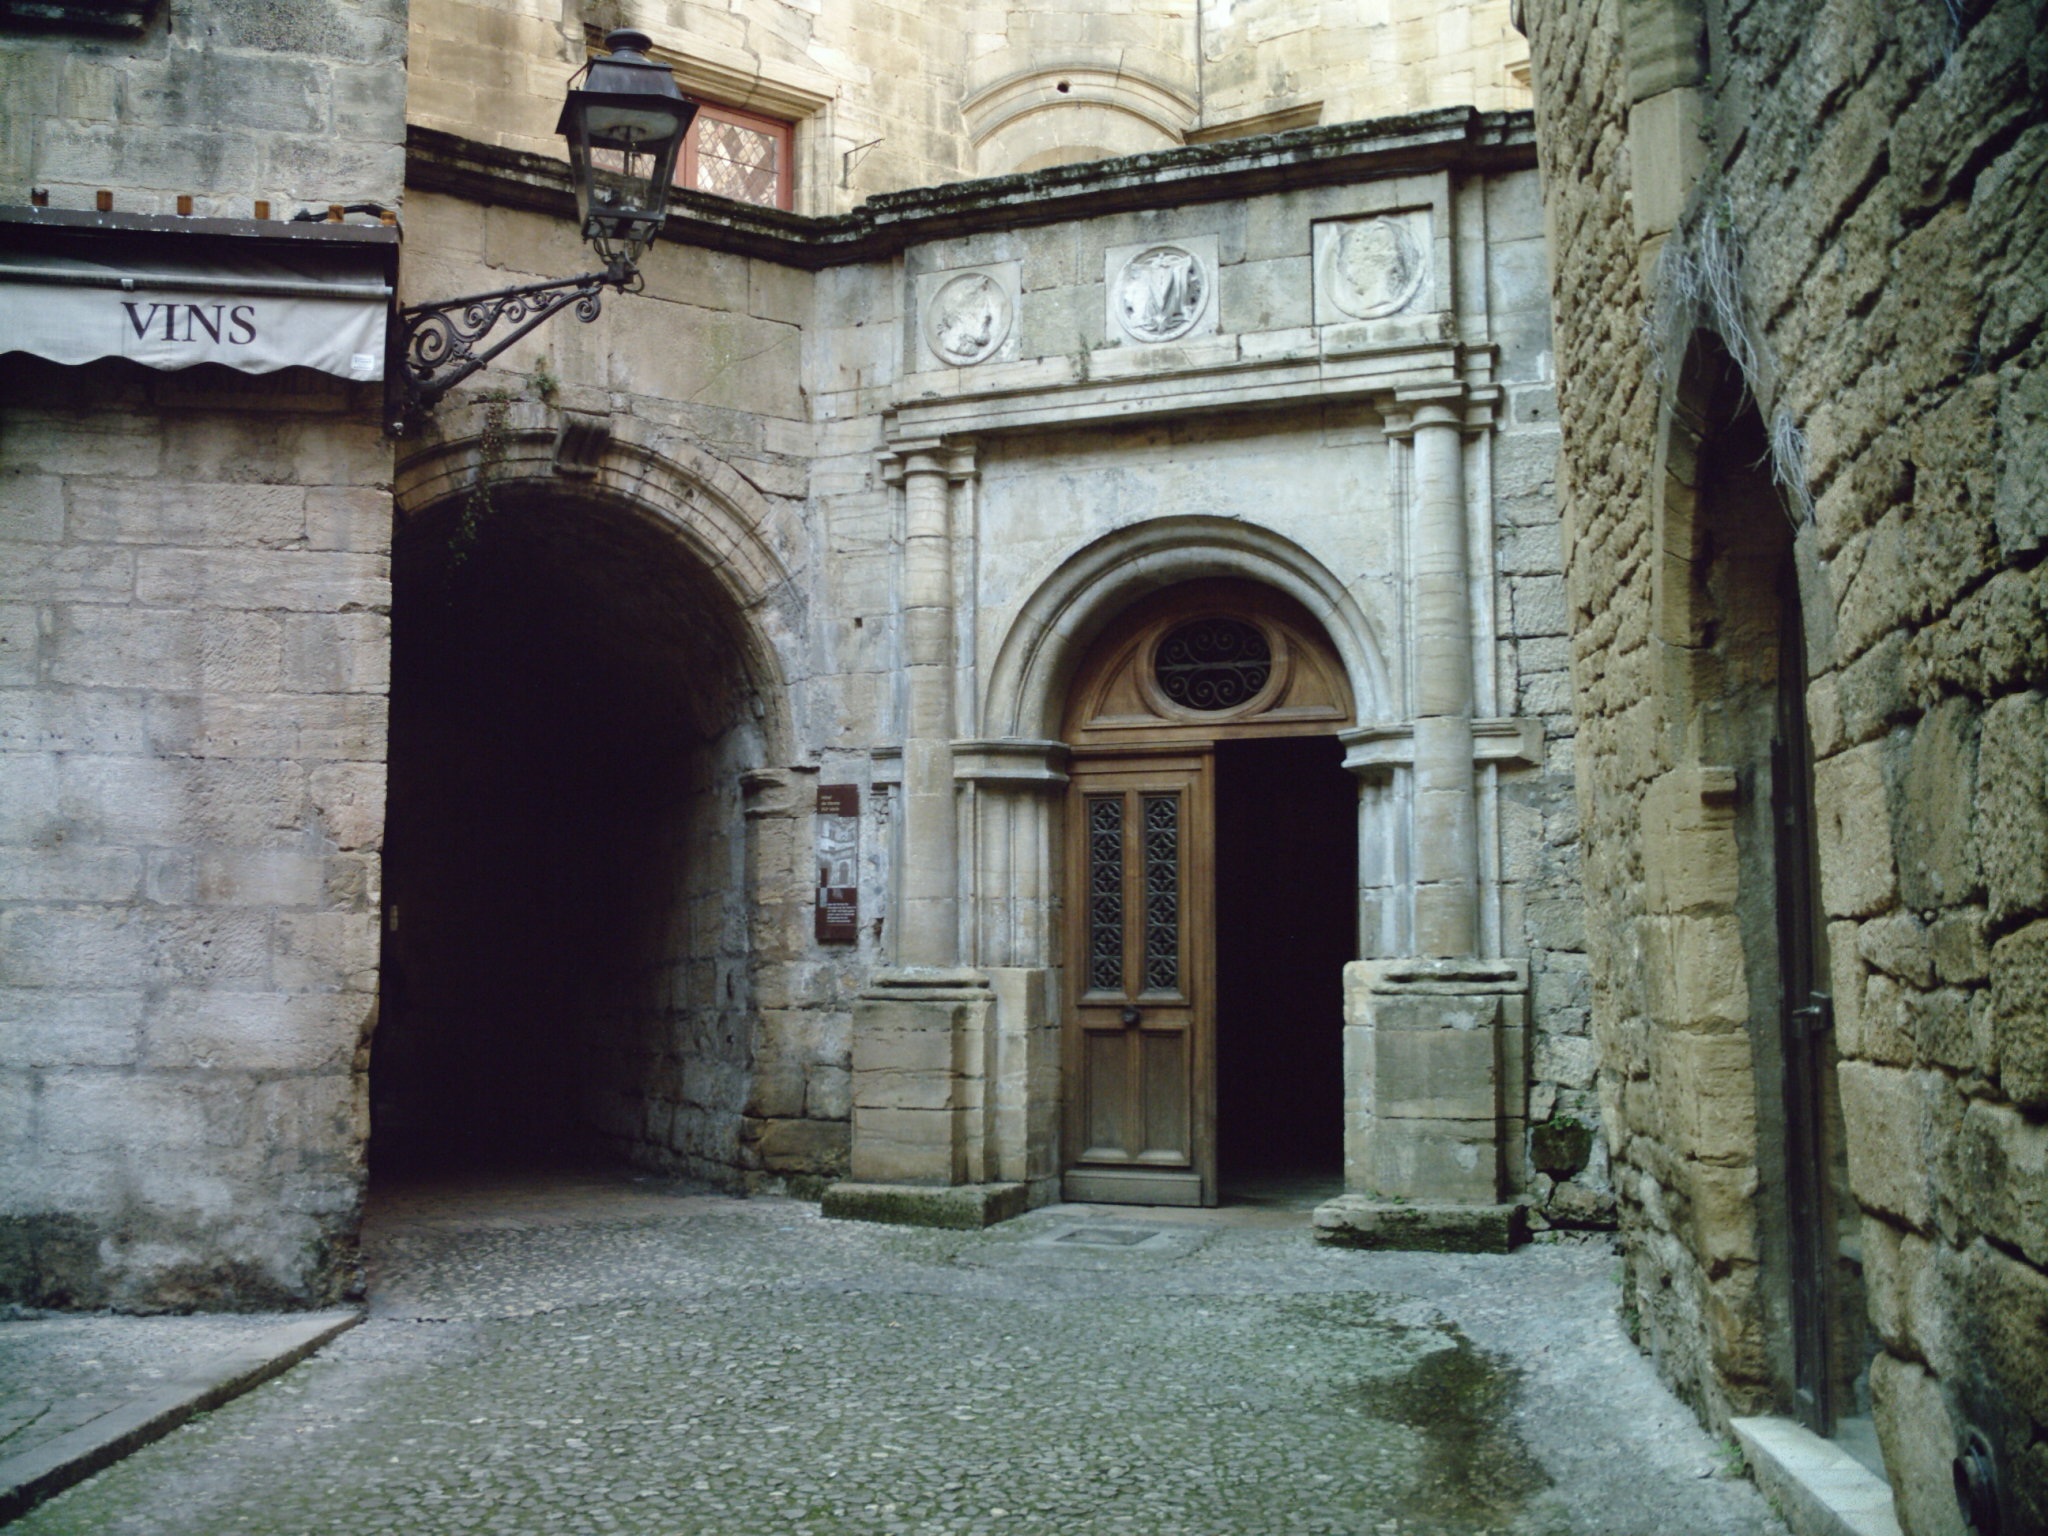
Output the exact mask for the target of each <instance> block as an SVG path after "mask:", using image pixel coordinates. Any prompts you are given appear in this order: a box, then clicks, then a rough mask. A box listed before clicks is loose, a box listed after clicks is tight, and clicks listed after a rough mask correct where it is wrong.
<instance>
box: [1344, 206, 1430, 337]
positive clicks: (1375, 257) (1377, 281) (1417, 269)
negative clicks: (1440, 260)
mask: <svg viewBox="0 0 2048 1536" xmlns="http://www.w3.org/2000/svg"><path fill="white" fill-rule="evenodd" d="M1327 270H1328V273H1329V278H1330V297H1331V298H1332V299H1334V300H1335V301H1336V304H1337V307H1338V308H1339V309H1341V310H1343V311H1344V313H1345V314H1347V315H1355V316H1357V317H1358V318H1359V319H1360V320H1377V319H1378V318H1379V317H1380V316H1381V315H1391V314H1395V313H1397V312H1398V311H1400V310H1403V309H1406V308H1407V307H1408V304H1409V302H1410V301H1411V300H1412V299H1414V297H1415V294H1416V290H1417V289H1419V288H1421V286H1422V280H1423V279H1424V278H1425V277H1427V276H1428V275H1429V263H1428V260H1427V258H1426V257H1424V255H1423V253H1422V249H1421V247H1420V246H1418V245H1417V244H1416V242H1415V236H1414V235H1412V234H1410V233H1409V232H1408V227H1407V225H1405V224H1402V223H1400V222H1399V221H1397V220H1394V219H1372V220H1370V221H1368V222H1367V223H1364V224H1353V225H1351V226H1349V227H1348V228H1346V229H1344V230H1343V231H1341V232H1340V233H1339V234H1338V236H1337V238H1336V240H1335V241H1334V242H1333V244H1332V246H1331V249H1330V254H1329V257H1328V261H1327Z"/></svg>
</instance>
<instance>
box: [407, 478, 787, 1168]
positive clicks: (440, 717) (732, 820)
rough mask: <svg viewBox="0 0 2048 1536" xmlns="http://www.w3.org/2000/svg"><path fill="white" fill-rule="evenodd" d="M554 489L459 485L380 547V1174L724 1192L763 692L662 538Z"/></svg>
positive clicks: (698, 568)
mask: <svg viewBox="0 0 2048 1536" xmlns="http://www.w3.org/2000/svg"><path fill="white" fill-rule="evenodd" d="M573 489H574V487H572V486H567V485H566V483H565V482H562V481H555V482H553V483H552V484H551V483H549V482H548V481H545V480H541V481H537V482H536V481H532V480H528V481H523V482H520V481H515V482H513V483H510V484H501V485H497V486H493V487H491V488H490V489H489V490H488V491H479V490H474V489H469V490H459V491H457V492H456V493H455V494H454V495H452V496H448V497H445V498H443V499H442V500H440V501H439V502H437V503H436V504H434V505H432V506H430V507H428V508H427V509H425V510H424V511H421V512H417V513H415V514H414V515H412V516H411V517H410V518H409V519H408V521H407V523H406V525H405V526H404V527H403V528H402V530H401V532H400V534H399V537H398V539H397V542H396V547H395V553H394V572H393V575H394V591H395V600H394V614H393V646H392V656H393V678H392V721H391V781H390V812H389V834H388V853H387V860H386V871H387V875H386V891H385V939H384V953H383V965H384V996H383V1006H382V1017H381V1020H380V1024H379V1028H378V1031H377V1035H376V1039H375V1045H374V1052H373V1061H372V1069H371V1114H372V1136H371V1156H372V1165H373V1169H374V1171H375V1172H376V1173H377V1174H378V1175H379V1176H380V1177H382V1176H387V1175H390V1174H394V1173H397V1174H403V1173H406V1172H412V1171H434V1170H441V1169H464V1170H478V1169H505V1168H510V1167H530V1166H533V1165H535V1164H548V1163H554V1164H560V1163H563V1162H577V1161H584V1160H590V1159H604V1160H611V1161H621V1162H629V1163H633V1164H637V1165H640V1166H648V1167H654V1168H659V1169H663V1170H667V1171H673V1172H677V1173H682V1174H686V1175H689V1176H692V1177H698V1178H703V1179H706V1180H709V1181H712V1182H716V1183H729V1182H732V1181H734V1180H735V1179H736V1178H737V1174H738V1169H739V1165H740V1157H739V1155H738V1144H739V1139H740V1134H741V1121H742V1112H743V1108H744V1103H745V1098H746V1093H747V1084H748V1073H749V1064H750V1058H751V1051H752V1026H751V1013H752V996H751V967H750V956H749V941H748V918H747V878H746V876H747V868H746V847H745V823H744V820H743V815H742V808H741V804H740V794H741V787H740V781H741V775H742V773H743V772H744V771H745V770H747V769H749V768H752V767H757V766H759V764H760V763H761V761H762V757H763V743H762V740H761V736H762V730H761V725H760V721H759V718H758V716H759V715H760V713H761V706H760V703H759V697H758V696H759V691H760V690H759V689H758V687H757V684H756V681H755V679H754V678H753V677H752V676H751V675H750V669H749V665H748V656H747V653H746V651H745V649H744V644H743V634H744V630H743V626H742V621H741V619H740V617H739V616H738V614H737V613H736V612H735V608H734V604H733V602H732V600H731V598H730V597H729V596H728V594H727V593H726V592H725V591H724V590H722V588H721V587H720V585H719V583H718V582H717V581H716V580H715V579H714V578H713V576H712V574H711V573H710V571H709V570H708V569H707V567H706V566H705V565H704V563H703V562H702V561H700V560H699V559H698V558H697V557H696V556H695V555H694V554H693V553H692V552H691V551H690V550H689V549H688V548H687V547H686V546H685V544H684V543H683V541H682V540H681V539H679V538H678V537H677V535H676V532H675V530H674V529H673V528H672V527H670V526H669V525H668V524H667V523H665V522H664V521H661V520H657V519H656V518H654V517H652V516H650V515H647V514H646V513H645V512H644V511H643V510H640V509H636V508H634V507H632V506H630V505H628V504H625V503H623V502H621V501H618V500H613V499H609V498H607V497H605V496H603V495H601V494H597V493H595V492H588V493H585V494H581V495H572V494H567V493H565V492H567V491H573Z"/></svg>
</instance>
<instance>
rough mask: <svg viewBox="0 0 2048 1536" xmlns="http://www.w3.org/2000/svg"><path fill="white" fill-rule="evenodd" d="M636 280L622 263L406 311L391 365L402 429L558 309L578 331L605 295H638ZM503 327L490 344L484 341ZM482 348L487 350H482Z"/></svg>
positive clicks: (397, 420) (595, 314)
mask: <svg viewBox="0 0 2048 1536" xmlns="http://www.w3.org/2000/svg"><path fill="white" fill-rule="evenodd" d="M641 286H642V283H641V278H640V273H639V271H638V270H637V269H636V268H635V267H633V266H632V265H631V264H630V263H628V262H623V261H618V262H613V263H612V264H611V265H610V266H608V267H606V268H605V269H604V270H603V271H602V272H585V273H584V274H582V275H581V276H580V277H564V278H559V279H557V280H555V281H553V282H547V283H524V284H522V285H520V286H519V287H516V288H500V289H496V290H494V291H493V292H490V293H472V294H466V295H464V296H463V297H462V298H459V299H444V300H442V301H441V302H439V303H436V304H413V305H409V306H407V307H406V308H404V309H402V310H400V311H399V312H398V353H399V357H398V364H397V367H396V368H395V369H394V370H392V371H393V372H394V373H395V375H396V377H397V380H398V382H399V383H400V384H401V385H402V387H403V390H404V398H403V401H402V402H399V404H401V405H402V416H398V417H395V418H394V422H393V426H394V428H402V427H403V426H404V424H405V423H406V422H407V421H410V420H413V419H415V418H417V417H419V416H420V415H423V414H424V413H426V412H427V411H430V410H432V409H433V408H434V407H435V405H437V404H438V403H439V402H440V400H441V397H442V396H443V395H445V394H447V393H448V391H449V390H451V389H453V388H455V386H456V385H458V384H460V383H462V381H463V380H465V379H467V378H468V377H469V376H470V375H471V374H473V373H476V372H478V371H479V370H480V369H482V368H484V367H486V366H488V365H489V364H490V363H491V362H492V361H493V360H494V359H496V358H497V357H498V355H499V354H500V353H502V352H503V351H504V350H505V349H506V348H507V347H509V346H511V345H512V344H513V343H514V342H517V341H518V340H519V339H520V338H521V337H523V336H525V335H527V334H528V333H530V332H531V331H533V330H535V329H536V328H538V327H539V326H541V325H542V324H544V323H545V322H547V321H548V320H550V319H552V318H553V317H554V316H556V315H558V314H560V313H561V312H562V311H563V310H565V309H571V308H573V309H574V310H575V312H576V318H577V319H578V320H581V321H582V322H583V323H584V324H585V325H588V324H589V323H590V322H591V321H593V320H595V319H596V318H597V317H598V315H599V314H600V313H602V312H603V309H604V290H605V289H607V288H613V289H616V290H617V291H618V292H620V293H638V292H639V291H640V288H641ZM506 326H510V327H511V329H510V330H508V331H505V332H504V334H503V335H501V336H499V337H498V339H497V340H496V341H491V340H490V338H491V337H492V335H493V334H494V333H497V332H498V331H500V330H501V329H502V328H503V327H506ZM487 343H488V344H487Z"/></svg>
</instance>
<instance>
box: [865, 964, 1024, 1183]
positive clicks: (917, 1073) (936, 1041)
mask: <svg viewBox="0 0 2048 1536" xmlns="http://www.w3.org/2000/svg"><path fill="white" fill-rule="evenodd" d="M994 1023H995V996H994V994H993V993H992V992H991V991H990V990H989V986H988V982H987V980H986V978H984V977H983V976H982V975H981V974H980V973H979V972H977V971H965V970H957V969H938V968H913V969H904V970H898V971H889V972H884V973H882V974H880V975H878V976H877V977H876V978H875V981H874V983H873V985H871V986H870V987H869V989H868V990H867V991H866V992H865V993H863V994H862V995H861V997H860V999H859V1000H858V1001H857V1002H856V1003H855V1004H854V1009H853V1148H852V1173H853V1177H854V1179H855V1180H856V1181H858V1182H860V1183H864V1184H902V1185H925V1186H940V1187H943V1186H950V1185H958V1184H972V1183H979V1182H980V1181H981V1180H982V1179H984V1178H985V1177H986V1175H987V1171H988V1164H989V1161H990V1159H989V1146H988V1142H989V1132H990V1127H991V1121H992V1116H991V1113H990V1111H991V1109H992V1108H993V1105H992V1103H991V1094H990V1091H989V1089H990V1075H991V1072H992V1070H993V1068H994V1065H995V1062H994V1052H993V1050H992V1041H991V1039H990V1036H991V1033H992V1031H993V1028H994Z"/></svg>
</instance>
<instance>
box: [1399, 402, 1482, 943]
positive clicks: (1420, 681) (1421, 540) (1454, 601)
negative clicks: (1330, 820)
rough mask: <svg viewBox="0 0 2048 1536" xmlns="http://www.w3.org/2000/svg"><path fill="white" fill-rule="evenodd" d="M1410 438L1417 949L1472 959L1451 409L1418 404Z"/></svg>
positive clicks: (1475, 935)
mask: <svg viewBox="0 0 2048 1536" xmlns="http://www.w3.org/2000/svg"><path fill="white" fill-rule="evenodd" d="M1414 441H1415V449H1414V476H1415V479H1414V484H1415V534H1414V545H1413V548H1414V571H1415V587H1414V593H1413V599H1414V604H1415V609H1414V612H1415V631H1414V633H1415V668H1414V680H1415V682H1414V686H1415V705H1414V709H1415V755H1414V774H1415V827H1414V848H1415V866H1414V868H1415V930H1414V931H1415V952H1416V953H1417V954H1418V955H1432V956H1439V957H1443V958H1450V957H1455V956H1459V955H1469V954H1472V953H1473V952H1474V951H1475V950H1476V949H1477V947H1478V940H1479V843H1478V834H1477V825H1478V817H1477V811H1476V807H1475V805H1474V802H1473V776H1472V600H1471V593H1470V582H1471V573H1470V569H1469V564H1468V562H1467V560H1466V552H1465V475H1464V451H1465V445H1464V432H1463V423H1462V422H1461V421H1460V419H1459V415H1458V412H1456V411H1455V410H1453V409H1452V408H1451V407H1450V406H1448V405H1425V406H1423V407H1421V408H1420V409H1419V410H1417V411H1416V413H1415V426H1414Z"/></svg>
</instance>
